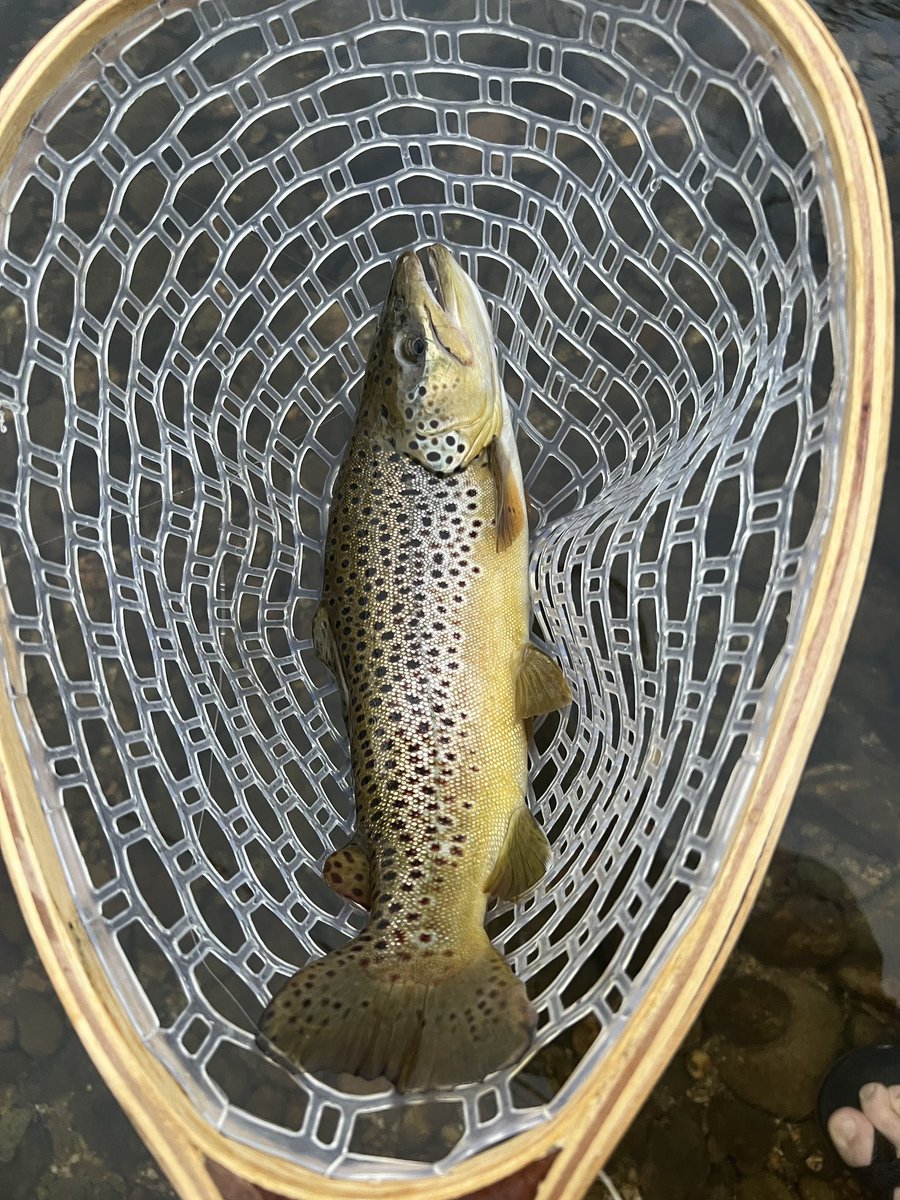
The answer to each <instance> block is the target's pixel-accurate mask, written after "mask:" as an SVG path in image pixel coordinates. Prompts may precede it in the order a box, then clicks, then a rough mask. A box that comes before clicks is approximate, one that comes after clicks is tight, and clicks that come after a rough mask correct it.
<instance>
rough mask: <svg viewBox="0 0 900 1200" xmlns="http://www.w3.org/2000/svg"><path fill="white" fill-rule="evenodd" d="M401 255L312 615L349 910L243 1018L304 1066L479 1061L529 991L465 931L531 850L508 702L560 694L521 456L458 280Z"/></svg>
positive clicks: (432, 1071) (447, 1075)
mask: <svg viewBox="0 0 900 1200" xmlns="http://www.w3.org/2000/svg"><path fill="white" fill-rule="evenodd" d="M429 257H430V260H431V265H432V268H433V271H434V275H435V277H436V282H435V290H434V291H432V290H431V288H430V287H429V285H428V283H427V282H426V279H425V274H424V271H423V269H422V265H421V263H420V261H419V258H418V257H417V255H416V254H415V253H413V252H407V253H405V254H404V255H402V256H401V258H400V259H399V261H398V263H397V266H396V269H395V272H394V277H393V280H392V283H391V287H390V291H389V293H388V297H387V300H386V302H385V306H384V309H383V311H382V314H381V318H380V321H379V324H378V328H377V330H376V334H375V338H374V342H373V346H372V351H371V354H370V357H369V362H368V366H367V370H366V377H365V383H364V387H363V396H362V400H361V404H360V410H359V415H358V417H357V423H356V427H355V430H354V434H353V437H352V440H351V443H350V446H349V448H348V451H347V455H346V458H345V460H344V463H343V465H342V467H341V470H340V473H339V475H338V479H337V483H336V486H335V493H334V498H333V502H332V507H331V514H330V518H329V527H328V537H327V542H326V548H325V572H324V582H323V587H322V598H321V603H320V606H319V609H318V611H317V613H316V618H315V621H314V626H313V634H314V642H315V647H316V651H317V653H318V655H319V656H320V658H321V659H322V660H323V661H324V662H325V663H326V664H327V665H328V666H329V667H330V668H331V670H332V671H333V672H334V674H335V676H336V677H337V679H338V682H339V685H340V691H341V696H342V700H343V705H344V713H345V717H346V720H347V725H348V729H349V735H350V746H351V756H352V767H353V778H354V783H355V788H356V802H357V833H356V836H355V837H354V839H353V841H351V843H350V844H349V845H348V846H347V847H346V848H345V849H343V850H339V851H337V852H336V853H334V854H332V855H331V856H330V858H329V859H328V860H327V862H326V864H325V877H326V879H327V880H328V882H329V883H330V884H331V886H332V887H333V888H334V889H335V890H336V891H337V892H339V893H341V894H342V895H345V896H347V897H349V898H351V899H353V900H355V901H357V902H358V903H360V904H362V905H364V906H365V907H368V908H370V909H371V918H370V921H369V926H368V928H367V929H366V931H365V932H364V933H362V934H360V935H359V936H358V937H357V938H355V939H354V940H353V941H352V942H351V943H350V944H349V945H348V946H346V947H345V948H344V949H342V950H339V951H336V952H333V953H331V954H329V955H327V957H326V958H324V959H323V960H321V961H320V962H316V963H313V964H312V965H311V966H308V967H305V968H304V969H303V970H301V971H299V972H298V973H297V975H295V976H294V978H293V979H291V980H289V981H288V983H287V984H286V985H285V986H284V988H283V989H282V990H281V991H280V992H279V994H278V995H277V996H276V997H275V999H274V1000H273V1001H272V1003H271V1004H270V1005H269V1007H268V1009H267V1010H266V1013H265V1014H264V1016H263V1020H262V1024H261V1029H262V1032H263V1034H264V1035H265V1036H266V1037H267V1038H269V1039H271V1041H272V1042H273V1043H274V1045H275V1046H276V1047H277V1049H278V1050H279V1051H280V1052H281V1053H282V1054H284V1055H285V1056H286V1057H287V1058H289V1059H290V1060H292V1061H293V1062H295V1063H296V1064H297V1065H299V1066H302V1067H303V1068H305V1069H307V1070H311V1071H317V1070H323V1069H325V1070H331V1071H346V1072H350V1073H353V1074H357V1075H362V1076H364V1077H366V1078H374V1077H376V1076H381V1075H384V1076H386V1077H387V1078H388V1079H390V1080H392V1081H393V1082H394V1083H395V1084H396V1085H397V1086H398V1087H399V1088H401V1089H404V1090H412V1089H422V1088H430V1087H447V1086H451V1085H453V1084H457V1083H464V1082H469V1081H474V1080H479V1079H483V1078H484V1077H485V1076H486V1075H487V1074H489V1073H490V1072H491V1071H493V1070H496V1069H498V1068H499V1067H502V1066H504V1065H506V1064H508V1063H511V1062H513V1061H515V1060H516V1059H517V1058H519V1057H520V1056H521V1054H522V1053H523V1052H524V1051H525V1049H526V1048H527V1046H528V1044H529V1042H530V1040H531V1036H532V1032H533V1029H534V1021H535V1017H534V1010H533V1009H532V1006H531V1004H530V1002H529V1000H528V998H527V996H526V993H525V988H524V986H523V985H522V984H521V983H520V982H519V981H518V980H517V979H516V978H515V976H514V975H513V974H512V972H511V971H510V969H509V967H508V966H507V964H506V962H505V961H504V960H503V958H502V957H501V956H500V955H499V954H498V953H497V951H496V950H495V949H494V948H493V946H492V945H491V943H490V941H489V939H488V937H487V935H486V933H485V930H484V915H485V907H486V904H487V900H488V899H489V897H490V896H491V895H494V896H499V897H503V898H506V899H515V898H517V897H519V896H521V895H524V894H526V893H527V892H528V891H530V890H531V889H532V888H533V887H534V886H535V885H536V884H537V882H538V881H539V879H540V878H541V876H542V875H543V873H544V870H545V868H546V864H547V859H548V855H549V848H548V845H547V840H546V838H545V836H544V834H543V832H542V831H541V830H540V828H539V826H538V825H537V823H536V822H535V820H534V818H533V817H532V816H531V814H530V812H529V811H528V809H527V807H526V805H525V792H526V782H527V780H526V772H527V740H526V725H525V722H526V720H527V719H528V718H529V717H531V716H534V715H536V714H538V713H540V712H547V711H549V710H550V709H552V708H555V707H559V706H561V705H563V704H565V703H567V702H568V700H569V699H570V693H569V690H568V686H567V685H566V682H565V679H564V678H563V676H562V673H561V672H560V670H559V668H558V667H557V666H556V664H554V663H553V662H552V661H551V660H550V659H549V658H547V656H546V655H544V654H543V653H542V652H541V651H540V650H538V649H537V648H536V647H535V646H533V645H531V643H530V642H529V640H528V639H529V626H530V622H531V603H530V595H529V583H528V566H527V556H528V529H527V521H526V519H525V500H524V493H523V489H522V477H521V469H520V467H519V461H518V455H517V453H516V448H515V440H514V435H513V429H512V424H511V419H510V414H509V409H508V405H507V402H506V399H505V397H504V395H503V391H502V388H501V385H500V380H499V375H498V369H497V361H496V353H495V350H494V343H493V335H492V331H491V326H490V321H489V318H488V314H487V311H486V309H485V307H484V303H483V301H482V299H481V296H480V294H479V293H478V290H477V288H476V287H475V285H474V284H473V283H472V281H471V280H470V279H469V277H468V276H467V275H466V274H465V272H464V271H463V270H462V269H461V268H460V267H459V265H458V264H457V263H456V261H455V260H454V258H453V257H452V255H451V254H450V253H449V252H448V251H447V250H446V249H445V248H443V247H442V246H433V247H430V248H429Z"/></svg>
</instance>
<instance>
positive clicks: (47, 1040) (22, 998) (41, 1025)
mask: <svg viewBox="0 0 900 1200" xmlns="http://www.w3.org/2000/svg"><path fill="white" fill-rule="evenodd" d="M15 1014H16V1024H17V1026H18V1029H19V1045H20V1046H21V1047H22V1049H23V1050H24V1051H25V1053H26V1054H27V1055H28V1056H29V1057H30V1058H50V1056H51V1055H53V1054H55V1053H56V1051H57V1050H58V1049H59V1048H60V1046H61V1045H62V1042H63V1037H64V1036H65V1026H64V1025H63V1019H62V1016H61V1014H60V1011H59V1007H58V1005H57V1004H56V1003H55V1002H54V1001H51V1000H47V999H45V998H44V997H43V996H40V995H38V994H36V993H35V992H25V991H23V992H21V993H20V994H19V995H18V996H17V997H16V1003H15Z"/></svg>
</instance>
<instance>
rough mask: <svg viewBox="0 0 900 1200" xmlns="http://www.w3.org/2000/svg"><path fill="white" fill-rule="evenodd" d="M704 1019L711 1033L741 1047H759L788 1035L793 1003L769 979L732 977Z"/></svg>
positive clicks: (711, 1001)
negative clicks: (785, 1033)
mask: <svg viewBox="0 0 900 1200" xmlns="http://www.w3.org/2000/svg"><path fill="white" fill-rule="evenodd" d="M703 1019H704V1022H705V1023H706V1025H707V1026H708V1028H709V1029H711V1030H712V1031H714V1032H715V1033H721V1034H722V1035H723V1037H725V1038H727V1039H728V1041H729V1042H732V1043H734V1044H735V1045H738V1046H759V1045H765V1043H766V1042H771V1041H773V1040H774V1039H775V1038H777V1037H781V1035H782V1034H783V1033H784V1032H785V1030H786V1029H787V1027H788V1024H789V1023H790V1019H791V1002H790V1000H789V999H788V997H787V996H786V995H785V993H784V992H783V991H782V990H781V989H780V988H778V987H776V986H775V985H774V984H771V983H769V982H768V981H767V980H765V979H758V978H756V977H754V976H752V975H738V976H731V977H729V978H727V979H724V980H723V981H722V982H721V983H720V984H719V985H718V986H717V987H716V988H715V990H714V991H713V993H712V995H711V996H710V998H709V1000H708V1001H707V1002H706V1008H705V1009H704V1010H703Z"/></svg>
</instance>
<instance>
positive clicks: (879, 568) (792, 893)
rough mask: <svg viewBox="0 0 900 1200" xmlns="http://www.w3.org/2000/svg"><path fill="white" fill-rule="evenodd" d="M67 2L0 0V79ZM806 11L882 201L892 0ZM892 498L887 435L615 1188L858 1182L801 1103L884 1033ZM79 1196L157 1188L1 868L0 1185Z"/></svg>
mask: <svg viewBox="0 0 900 1200" xmlns="http://www.w3.org/2000/svg"><path fill="white" fill-rule="evenodd" d="M72 7H73V5H71V4H68V3H61V2H60V0H31V2H29V0H0V29H2V31H3V36H2V38H0V74H2V76H3V77H5V76H6V75H7V74H8V73H9V72H10V71H11V70H12V68H13V67H14V66H15V64H16V63H17V62H18V61H19V60H20V59H21V58H22V57H23V55H24V54H25V53H26V52H27V50H28V49H29V48H30V46H31V45H33V44H34V42H35V41H37V40H38V38H39V37H41V36H42V35H43V34H44V33H45V32H46V31H47V30H48V29H49V28H50V27H51V26H52V25H53V24H54V23H55V21H56V20H58V19H59V18H60V17H61V16H62V15H64V13H66V12H68V11H70V10H71V8H72ZM815 7H816V8H817V11H818V12H819V13H820V14H821V15H822V17H823V18H824V20H825V21H826V22H827V24H828V25H829V27H830V28H831V30H832V31H833V33H834V34H835V36H836V38H837V40H838V41H839V43H840V45H841V47H842V49H843V51H844V53H845V54H846V56H847V58H848V59H849V61H850V64H851V67H852V68H853V70H854V71H855V73H856V75H857V77H858V78H859V80H860V83H861V84H862V87H863V91H864V93H865V96H866V100H867V102H868V104H869V107H870V110H871V112H872V115H873V118H874V121H875V126H876V131H877V134H878V139H879V143H880V146H881V150H882V154H883V156H884V161H885V168H886V172H887V177H888V185H889V188H890V189H891V193H892V198H895V199H896V198H898V197H900V72H898V69H897V62H898V60H900V3H893V2H888V0H873V2H872V3H867V4H859V3H833V2H832V3H825V2H822V0H820V2H819V3H817V4H816V6H815ZM896 235H897V231H896V229H895V236H896ZM897 419H898V409H896V408H895V413H894V422H895V423H896V421H897ZM898 510H900V464H898V451H897V439H896V437H895V438H894V439H893V441H892V449H891V457H890V461H889V466H888V474H887V479H886V483H885V497H884V503H883V506H882V514H881V520H880V522H879V526H878V532H877V536H876V542H875V550H874V554H873V559H872V564H871V566H870V569H869V573H868V577H867V582H866V587H865V591H864V593H863V598H862V602H861V606H860V610H859V615H858V617H857V619H856V622H855V624H854V628H853V633H852V636H851V640H850V645H849V648H848V651H847V654H846V657H845V660H844V663H843V666H842V668H841V671H840V674H839V676H838V679H837V683H836V686H835V689H834V693H833V695H832V697H831V700H830V702H829V705H828V708H827V711H826V714H825V718H824V721H823V724H822V728H821V731H820V733H819V736H818V738H817V740H816V743H815V746H814V748H813V752H812V754H811V757H810V761H809V764H808V766H807V769H806V771H805V773H804V776H803V779H802V782H801V785H800V789H799V792H798V795H797V799H796V802H795V804H794V807H793V809H792V812H791V815H790V818H789V820H788V823H787V826H786V828H785V831H784V835H783V837H782V840H781V843H780V846H779V850H778V852H777V854H776V857H775V860H774V861H773V865H772V867H771V869H770V871H769V874H768V876H767V879H766V882H765V885H764V887H763V890H762V893H761V895H760V899H759V901H758V903H757V905H756V907H755V909H754V911H753V914H752V916H751V919H750V921H749V923H748V926H747V929H746V931H745V933H744V936H743V937H742V939H741V942H740V945H739V948H738V949H737V951H736V952H735V954H734V955H733V956H732V959H731V960H730V962H729V964H728V966H727V968H726V970H725V972H724V973H723V976H722V978H721V980H720V982H719V984H718V986H717V988H716V989H715V991H714V993H713V995H712V997H711V999H710V1001H709V1002H708V1004H707V1005H706V1008H705V1009H704V1011H703V1014H702V1015H701V1017H700V1019H699V1020H698V1021H697V1023H696V1024H695V1026H694V1028H693V1029H692V1030H691V1033H690V1034H689V1036H688V1038H687V1039H686V1042H685V1044H684V1045H683V1046H682V1047H681V1048H679V1049H678V1051H677V1052H676V1053H675V1054H674V1057H673V1060H672V1064H671V1066H670V1068H669V1070H668V1071H667V1072H666V1074H665V1076H664V1078H663V1080H662V1081H661V1083H660V1085H659V1086H658V1087H657V1089H656V1090H655V1092H654V1094H653V1096H652V1097H651V1099H650V1100H649V1101H648V1103H647V1105H646V1106H645V1108H644V1110H643V1112H642V1113H641V1114H640V1116H639V1117H638V1119H637V1121H636V1122H635V1124H634V1126H633V1128H632V1130H631V1131H630V1132H629V1134H628V1135H627V1137H626V1138H625V1140H624V1142H623V1144H622V1146H621V1147H620V1149H619V1151H618V1152H617V1154H616V1155H615V1157H614V1159H613V1161H612V1163H611V1164H610V1166H609V1168H608V1169H609V1173H610V1175H611V1177H612V1178H613V1180H614V1181H615V1183H616V1186H617V1187H618V1188H619V1190H620V1192H621V1194H622V1196H623V1197H626V1198H627V1200H670V1198H671V1200H678V1198H685V1200H687V1198H692V1197H696V1198H698V1200H702V1198H706V1197H709V1198H710V1200H712V1198H715V1200H729V1198H731V1197H737V1198H738V1200H791V1198H795V1197H800V1198H801V1200H828V1198H829V1197H835V1198H838V1200H840V1198H842V1197H846V1198H849V1197H854V1196H859V1195H860V1193H859V1191H858V1189H857V1188H856V1185H855V1184H854V1183H853V1182H852V1181H851V1180H849V1178H848V1177H847V1176H846V1173H845V1172H844V1171H843V1170H842V1168H841V1164H840V1162H839V1161H838V1159H837V1158H836V1156H835V1155H834V1154H833V1152H831V1151H830V1149H829V1147H828V1146H827V1144H826V1143H825V1142H824V1141H823V1139H822V1138H821V1136H820V1134H819V1132H818V1130H817V1128H816V1125H815V1121H814V1119H813V1116H812V1107H813V1102H814V1097H815V1091H816V1087H817V1083H818V1079H819V1077H820V1076H821V1073H822V1071H823V1070H824V1069H825V1067H826V1066H827V1064H828V1063H829V1062H830V1061H832V1060H833V1058H834V1057H835V1056H836V1055H837V1054H838V1053H839V1052H840V1051H841V1050H843V1049H846V1048H848V1047H849V1046H851V1045H854V1044H864V1043H868V1042H871V1041H881V1040H900V1012H898V1007H897V1001H898V999H900V939H898V937H897V934H898V930H900V866H898V864H900V821H898V815H900V797H898V792H897V788H898V781H900V602H898V598H900V539H898V536H897V525H896V514H897V512H898ZM606 1194H607V1192H606V1189H605V1188H604V1187H603V1186H602V1185H601V1184H599V1183H598V1184H597V1185H596V1186H595V1188H594V1189H592V1192H591V1196H592V1197H597V1198H598V1200H599V1197H602V1196H605V1195H606ZM82 1196H84V1197H88V1196H90V1197H92V1198H99V1200H116V1198H121V1197H124V1198H127V1200H149V1198H150V1197H157V1196H159V1197H170V1196H172V1191H171V1189H170V1187H169V1186H168V1184H167V1182H166V1181H165V1180H164V1179H162V1178H161V1176H160V1174H159V1172H158V1171H157V1170H156V1168H155V1166H154V1164H153V1162H152V1160H151V1159H150V1158H149V1156H148V1154H147V1152H146V1150H145V1149H144V1148H143V1145H142V1144H141V1142H140V1140H139V1139H138V1138H137V1136H136V1135H135V1134H134V1132H133V1131H132V1129H131V1126H130V1125H129V1123H128V1122H127V1120H126V1119H125V1117H124V1116H123V1115H122V1114H121V1112H120V1110H119V1108H118V1105H117V1104H116V1103H115V1101H114V1100H113V1098H112V1097H111V1096H110V1094H109V1092H108V1091H107V1089H106V1087H105V1085H104V1084H103V1083H102V1081H101V1080H100V1078H99V1077H98V1075H97V1073H96V1071H95V1070H94V1068H93V1066H92V1065H91V1063H90V1061H89V1059H88V1058H87V1056H86V1054H85V1052H84V1051H83V1049H82V1048H81V1044H80V1042H79V1041H78V1039H77V1037H76V1036H75V1034H74V1032H73V1031H72V1029H71V1027H70V1026H69V1024H68V1022H67V1020H66V1019H65V1017H64V1015H63V1014H62V1011H61V1009H60V1007H59V1005H58V1003H57V1002H56V999H55V997H54V995H53V992H52V989H51V988H50V985H49V982H48V980H47V978H46V975H45V973H44V971H43V968H42V967H41V965H40V962H39V961H38V959H37V957H36V955H35V952H34V949H33V947H32V945H31V942H30V939H29V937H28V935H27V933H26V931H25V928H24V925H23V924H22V921H21V918H20V917H19V914H18V910H17V907H16V904H15V900H14V898H13V896H12V892H11V889H10V885H9V881H8V879H7V878H6V876H5V873H3V872H2V871H0V1197H4V1198H5V1197H9V1198H10V1200H18V1198H22V1200H31V1198H32V1197H35V1198H36V1200H70V1198H71V1200H78V1198H79V1197H82Z"/></svg>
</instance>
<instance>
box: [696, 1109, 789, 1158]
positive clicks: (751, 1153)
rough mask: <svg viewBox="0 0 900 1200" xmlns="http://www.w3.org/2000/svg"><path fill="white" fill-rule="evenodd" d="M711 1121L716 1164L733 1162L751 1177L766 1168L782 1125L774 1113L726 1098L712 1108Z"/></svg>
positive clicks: (713, 1155)
mask: <svg viewBox="0 0 900 1200" xmlns="http://www.w3.org/2000/svg"><path fill="white" fill-rule="evenodd" d="M708 1121H709V1138H710V1141H709V1148H710V1157H711V1158H712V1159H713V1161H720V1160H721V1159H724V1158H732V1159H734V1161H735V1163H736V1164H737V1167H738V1169H739V1170H740V1171H741V1172H742V1173H743V1174H748V1175H752V1174H753V1173H754V1172H756V1171H759V1170H761V1169H762V1168H763V1167H764V1166H765V1163H766V1159H767V1157H768V1155H769V1151H770V1150H771V1149H772V1147H773V1146H774V1144H775V1139H776V1137H777V1134H778V1122H777V1121H776V1120H775V1118H774V1117H773V1116H772V1115H771V1114H770V1113H766V1112H763V1111H762V1109H760V1108H755V1107H754V1106H753V1105H752V1104H745V1103H744V1101H742V1100H738V1099H736V1098H734V1097H731V1096H726V1097H722V1098H718V1099H717V1100H716V1102H715V1103H714V1104H711V1105H710V1106H709V1117H708Z"/></svg>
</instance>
